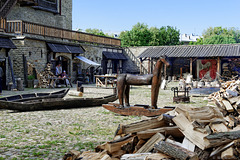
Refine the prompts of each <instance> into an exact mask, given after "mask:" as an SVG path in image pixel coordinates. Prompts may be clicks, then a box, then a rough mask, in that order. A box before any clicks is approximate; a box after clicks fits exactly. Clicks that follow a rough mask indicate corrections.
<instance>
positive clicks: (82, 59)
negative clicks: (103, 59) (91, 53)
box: [76, 56, 101, 66]
mask: <svg viewBox="0 0 240 160" xmlns="http://www.w3.org/2000/svg"><path fill="white" fill-rule="evenodd" d="M76 58H78V59H80V60H81V61H83V62H85V63H87V64H90V65H94V66H101V64H98V63H96V62H93V61H91V60H89V59H87V58H85V57H82V56H76Z"/></svg>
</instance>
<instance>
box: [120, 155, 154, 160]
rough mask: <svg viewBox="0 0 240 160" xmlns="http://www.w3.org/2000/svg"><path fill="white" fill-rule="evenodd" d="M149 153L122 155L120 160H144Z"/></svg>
mask: <svg viewBox="0 0 240 160" xmlns="http://www.w3.org/2000/svg"><path fill="white" fill-rule="evenodd" d="M150 154H151V153H141V154H124V155H123V156H122V157H121V160H136V159H137V160H145V159H146V157H147V156H148V155H150Z"/></svg>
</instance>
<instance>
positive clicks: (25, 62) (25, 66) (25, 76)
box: [22, 54, 28, 86]
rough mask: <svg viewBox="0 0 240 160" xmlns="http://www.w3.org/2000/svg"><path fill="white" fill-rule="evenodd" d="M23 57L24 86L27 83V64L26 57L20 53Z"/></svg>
mask: <svg viewBox="0 0 240 160" xmlns="http://www.w3.org/2000/svg"><path fill="white" fill-rule="evenodd" d="M22 57H23V72H24V84H25V86H26V85H27V84H28V83H27V76H28V68H27V67H28V66H27V59H26V57H25V56H24V54H23V55H22Z"/></svg>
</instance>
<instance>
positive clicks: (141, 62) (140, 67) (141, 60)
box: [140, 58, 142, 74]
mask: <svg viewBox="0 0 240 160" xmlns="http://www.w3.org/2000/svg"><path fill="white" fill-rule="evenodd" d="M140 74H142V58H140Z"/></svg>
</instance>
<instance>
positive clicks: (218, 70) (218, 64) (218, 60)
mask: <svg viewBox="0 0 240 160" xmlns="http://www.w3.org/2000/svg"><path fill="white" fill-rule="evenodd" d="M217 72H218V73H219V74H218V75H217V79H218V80H219V79H220V77H219V75H220V74H221V73H220V57H218V58H217Z"/></svg>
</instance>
